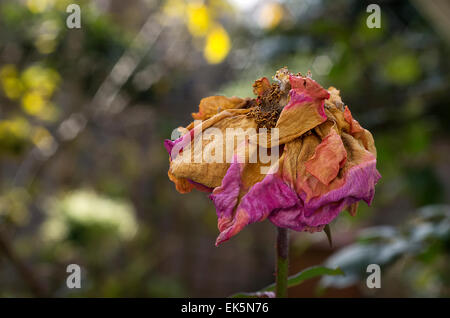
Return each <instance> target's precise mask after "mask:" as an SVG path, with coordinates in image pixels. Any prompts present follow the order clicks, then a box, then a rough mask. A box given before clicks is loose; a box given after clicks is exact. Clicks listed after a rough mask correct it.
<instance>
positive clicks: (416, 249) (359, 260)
mask: <svg viewBox="0 0 450 318" xmlns="http://www.w3.org/2000/svg"><path fill="white" fill-rule="evenodd" d="M449 249H450V206H448V205H436V206H427V207H424V208H422V209H420V210H419V211H418V212H417V213H415V214H414V215H413V216H412V219H411V220H409V221H408V222H407V223H405V224H404V225H403V226H401V227H399V228H395V227H393V226H378V227H372V228H367V229H365V230H363V231H361V233H360V235H359V238H358V240H357V242H355V243H354V244H351V245H349V246H346V247H345V248H343V249H341V250H339V251H338V252H337V253H335V254H333V255H332V256H331V257H330V258H329V259H328V260H327V262H326V265H327V266H331V267H333V266H340V267H341V268H342V270H343V271H344V272H345V276H341V277H337V276H328V277H324V278H322V281H321V284H322V286H323V287H339V288H343V287H346V286H349V285H352V284H355V283H360V282H362V284H364V282H365V278H366V277H367V275H368V274H367V273H366V271H365V269H366V268H367V266H368V265H369V264H378V265H380V267H381V272H382V275H381V277H382V279H381V289H380V290H379V291H378V293H379V294H380V295H382V296H383V295H384V296H388V295H391V296H392V295H396V293H399V294H397V295H398V296H402V297H449V296H450V289H449V284H450V276H449V272H448V263H449V261H450V260H449V255H450V253H449ZM396 285H397V286H396Z"/></svg>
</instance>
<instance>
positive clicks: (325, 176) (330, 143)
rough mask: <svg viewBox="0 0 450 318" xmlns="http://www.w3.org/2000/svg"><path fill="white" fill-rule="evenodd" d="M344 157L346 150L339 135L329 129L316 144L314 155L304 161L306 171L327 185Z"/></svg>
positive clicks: (341, 164) (343, 161) (336, 172)
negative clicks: (328, 132) (326, 134)
mask: <svg viewBox="0 0 450 318" xmlns="http://www.w3.org/2000/svg"><path fill="white" fill-rule="evenodd" d="M346 159H347V152H346V151H345V148H344V144H343V143H342V140H341V137H340V136H339V135H338V134H337V132H336V130H334V129H331V130H330V134H329V135H328V136H326V137H325V138H324V139H323V140H322V142H321V143H320V144H319V145H318V146H317V148H316V151H315V153H314V156H313V157H312V158H311V159H309V160H308V161H307V162H306V163H305V165H306V171H308V172H309V173H311V174H312V175H313V176H315V177H316V178H317V179H318V180H319V181H320V182H322V183H323V184H325V185H328V184H329V183H330V182H331V181H332V180H333V179H334V178H336V176H337V174H338V173H339V169H340V168H342V167H343V165H344V163H345V160H346Z"/></svg>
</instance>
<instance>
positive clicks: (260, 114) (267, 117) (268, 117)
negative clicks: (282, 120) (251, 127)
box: [247, 78, 290, 129]
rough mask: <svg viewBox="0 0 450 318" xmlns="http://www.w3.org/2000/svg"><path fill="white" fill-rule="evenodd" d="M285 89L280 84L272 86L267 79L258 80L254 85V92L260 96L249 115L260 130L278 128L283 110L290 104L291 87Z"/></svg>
mask: <svg viewBox="0 0 450 318" xmlns="http://www.w3.org/2000/svg"><path fill="white" fill-rule="evenodd" d="M283 86H284V89H283V90H282V89H281V88H280V84H279V83H273V84H270V82H269V80H268V79H267V78H262V79H259V80H257V81H256V82H255V83H254V84H253V92H254V93H255V94H256V95H258V98H257V99H256V108H255V109H254V110H252V111H251V112H250V113H248V114H247V116H248V117H251V118H253V119H254V120H255V121H256V123H257V125H258V128H268V129H270V128H273V127H275V126H276V124H277V121H278V118H279V117H280V114H281V110H282V109H283V107H284V106H285V105H286V104H287V103H288V100H289V89H290V85H288V87H286V85H283Z"/></svg>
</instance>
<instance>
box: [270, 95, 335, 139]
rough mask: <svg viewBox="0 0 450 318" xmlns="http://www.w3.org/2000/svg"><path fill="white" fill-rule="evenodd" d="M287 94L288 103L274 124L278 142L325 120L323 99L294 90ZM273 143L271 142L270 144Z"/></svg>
mask: <svg viewBox="0 0 450 318" xmlns="http://www.w3.org/2000/svg"><path fill="white" fill-rule="evenodd" d="M289 94H290V101H289V104H287V105H286V106H285V107H284V108H283V110H282V112H281V114H280V117H279V118H278V121H277V124H276V126H275V128H278V130H279V142H278V144H284V143H287V142H289V141H291V140H293V139H295V138H297V137H299V136H301V135H303V134H304V133H306V132H307V131H309V130H311V129H313V128H314V127H316V126H318V125H320V124H321V123H323V122H324V121H326V120H327V116H326V115H325V111H324V109H323V100H314V99H312V98H311V97H310V96H308V95H305V94H301V93H297V92H296V91H295V90H291V91H290V93H289ZM275 145H276V143H274V142H272V143H271V146H275Z"/></svg>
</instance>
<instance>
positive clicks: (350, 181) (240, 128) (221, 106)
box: [165, 68, 381, 245]
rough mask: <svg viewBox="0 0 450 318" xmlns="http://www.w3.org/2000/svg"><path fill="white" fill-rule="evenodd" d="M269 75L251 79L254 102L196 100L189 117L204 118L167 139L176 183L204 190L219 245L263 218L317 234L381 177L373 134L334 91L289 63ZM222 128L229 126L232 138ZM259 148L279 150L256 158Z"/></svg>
mask: <svg viewBox="0 0 450 318" xmlns="http://www.w3.org/2000/svg"><path fill="white" fill-rule="evenodd" d="M273 79H274V82H273V83H271V82H270V81H269V80H268V79H267V78H265V77H264V78H262V79H259V80H257V81H256V82H255V83H254V84H253V88H254V89H253V91H254V93H255V95H256V96H257V97H256V98H253V99H248V98H247V99H242V98H238V97H232V98H227V97H224V96H210V97H207V98H204V99H202V100H201V102H200V106H199V112H198V113H193V114H192V117H193V118H194V119H196V120H201V122H199V123H197V122H195V123H194V122H193V123H191V124H189V125H188V126H186V127H180V128H179V129H178V131H179V132H180V134H181V136H180V137H179V138H178V139H176V140H166V141H165V146H166V149H167V151H168V152H169V154H170V169H169V172H168V175H169V178H170V180H172V181H173V182H174V183H175V186H176V189H177V190H178V191H179V192H180V193H186V192H190V191H191V190H192V189H194V188H195V189H198V190H201V191H205V192H209V193H210V195H209V197H210V199H211V200H212V201H213V203H214V205H215V207H216V212H217V217H218V228H219V231H220V234H219V236H218V238H217V240H216V245H218V244H220V243H222V242H224V241H226V240H228V239H229V238H231V237H232V236H234V235H235V234H237V233H239V232H240V231H241V230H242V229H243V228H244V227H245V226H247V225H248V224H250V223H253V222H257V221H262V220H265V219H266V218H268V219H269V220H270V221H271V222H272V223H273V224H275V225H276V226H279V227H284V228H289V229H292V230H295V231H309V232H316V231H322V230H323V228H324V226H325V225H326V224H329V223H330V222H331V221H332V220H333V219H334V218H335V217H336V216H338V214H339V213H340V212H341V211H343V210H345V209H347V210H348V211H349V212H350V214H351V215H355V214H356V210H357V204H358V202H359V201H361V200H364V201H365V202H366V203H367V204H369V205H370V203H371V202H372V199H373V196H374V193H375V184H376V183H377V181H378V180H379V179H380V177H381V176H380V174H379V173H378V171H377V169H376V148H375V144H374V140H373V137H372V134H371V133H370V132H369V131H368V130H366V129H364V128H362V127H361V125H360V124H359V123H358V122H357V121H356V120H355V119H354V118H353V117H352V114H351V112H350V109H349V108H348V106H345V105H344V103H343V102H342V100H341V97H340V93H339V90H337V89H336V88H334V87H330V88H329V89H328V90H326V89H324V88H322V87H321V86H320V85H319V84H318V83H317V82H315V81H314V80H313V79H311V77H310V75H308V76H302V75H301V74H297V75H294V74H291V73H290V72H289V71H288V70H287V69H286V68H283V69H281V70H279V71H277V73H276V74H275V76H274V77H273ZM259 128H264V129H268V131H269V132H272V131H277V133H278V135H277V138H274V135H271V134H270V133H269V134H268V137H266V136H264V137H263V136H262V135H261V130H259ZM227 129H235V134H234V135H233V136H232V138H228V135H227V134H226V132H227ZM218 133H219V135H220V136H224V137H223V138H222V137H221V138H218V137H217V135H218ZM236 140H237V142H236ZM262 148H263V149H265V150H266V151H267V152H268V153H269V155H270V154H274V153H277V154H279V156H277V157H271V158H275V159H276V160H274V161H267V160H262V159H261V158H260V156H258V154H259V151H261V150H260V149H262ZM262 168H265V170H264V169H262Z"/></svg>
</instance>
